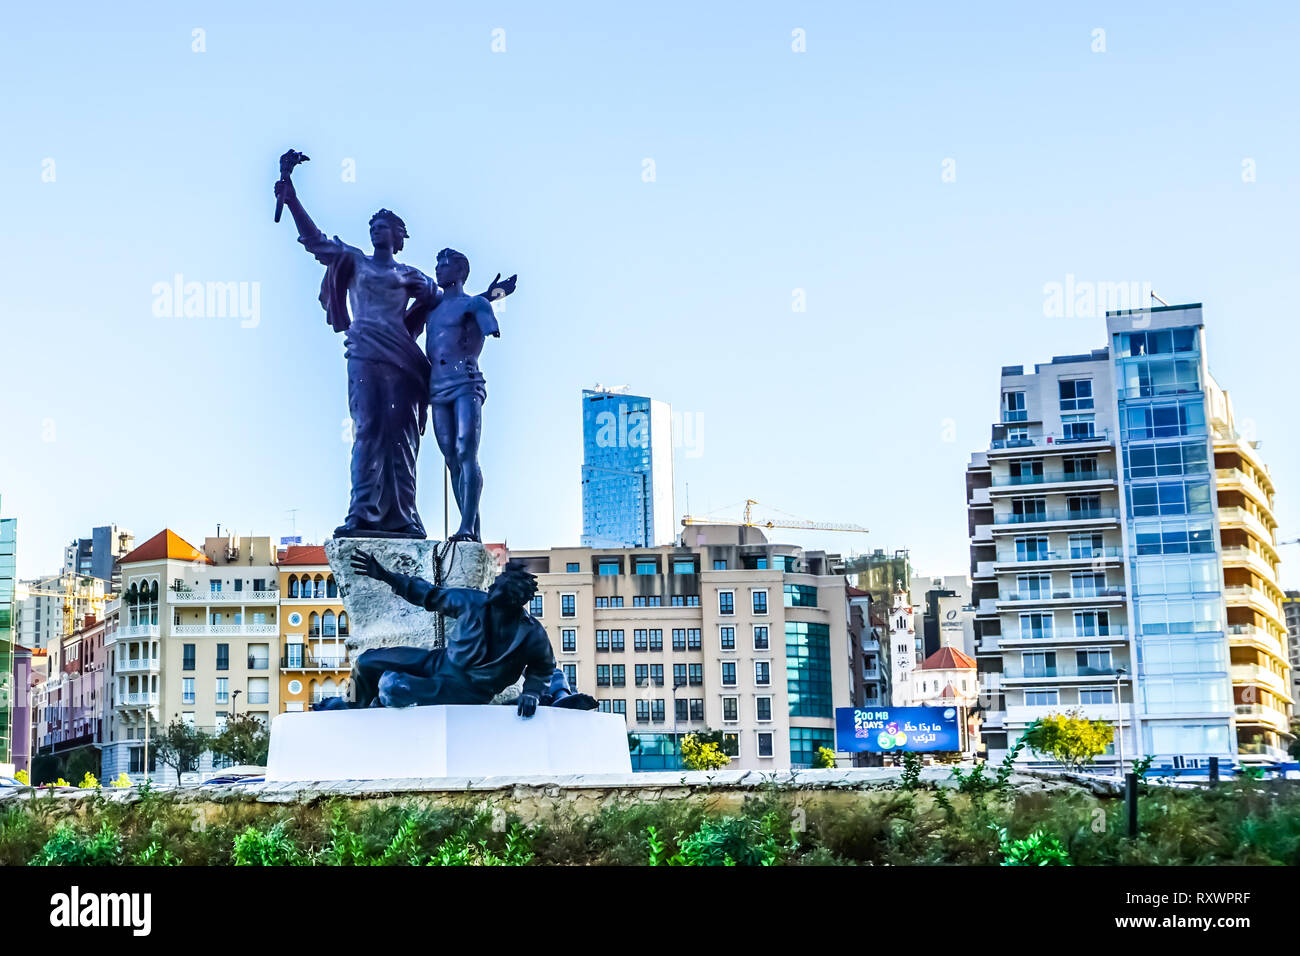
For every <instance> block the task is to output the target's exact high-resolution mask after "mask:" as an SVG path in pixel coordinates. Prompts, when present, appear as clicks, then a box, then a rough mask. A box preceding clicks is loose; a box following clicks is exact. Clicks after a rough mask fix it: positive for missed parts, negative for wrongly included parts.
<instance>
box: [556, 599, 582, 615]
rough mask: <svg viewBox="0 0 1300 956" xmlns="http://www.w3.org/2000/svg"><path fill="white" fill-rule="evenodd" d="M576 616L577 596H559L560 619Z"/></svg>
mask: <svg viewBox="0 0 1300 956" xmlns="http://www.w3.org/2000/svg"><path fill="white" fill-rule="evenodd" d="M577 616H578V595H576V594H561V595H560V617H577Z"/></svg>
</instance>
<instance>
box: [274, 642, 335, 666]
mask: <svg viewBox="0 0 1300 956" xmlns="http://www.w3.org/2000/svg"><path fill="white" fill-rule="evenodd" d="M351 667H352V658H351V657H349V656H348V653H347V651H346V650H344V649H343V647H342V645H340V647H339V653H337V654H311V653H307V652H303V653H301V654H285V655H283V656H282V657H281V658H280V669H281V670H287V671H341V670H349V669H350V668H351Z"/></svg>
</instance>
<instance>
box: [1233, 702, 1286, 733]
mask: <svg viewBox="0 0 1300 956" xmlns="http://www.w3.org/2000/svg"><path fill="white" fill-rule="evenodd" d="M1233 710H1234V711H1235V712H1236V714H1237V723H1238V724H1264V725H1266V726H1269V727H1273V728H1275V729H1277V730H1280V731H1282V732H1283V733H1290V732H1291V721H1290V719H1289V718H1288V717H1287V715H1286V713H1285V712H1283V711H1282V710H1279V709H1278V708H1276V707H1270V706H1269V705H1267V704H1237V705H1236V706H1235V707H1233Z"/></svg>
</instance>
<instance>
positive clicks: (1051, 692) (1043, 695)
mask: <svg viewBox="0 0 1300 956" xmlns="http://www.w3.org/2000/svg"><path fill="white" fill-rule="evenodd" d="M1060 702H1061V692H1060V691H1059V690H1057V689H1056V688H1049V689H1046V690H1027V691H1025V706H1027V707H1055V706H1056V705H1057V704H1059V703H1060Z"/></svg>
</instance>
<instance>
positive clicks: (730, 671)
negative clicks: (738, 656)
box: [722, 661, 736, 687]
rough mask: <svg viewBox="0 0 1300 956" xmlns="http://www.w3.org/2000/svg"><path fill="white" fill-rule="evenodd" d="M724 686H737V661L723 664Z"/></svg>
mask: <svg viewBox="0 0 1300 956" xmlns="http://www.w3.org/2000/svg"><path fill="white" fill-rule="evenodd" d="M722 686H723V687H735V686H736V662H735V661H723V662H722Z"/></svg>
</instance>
